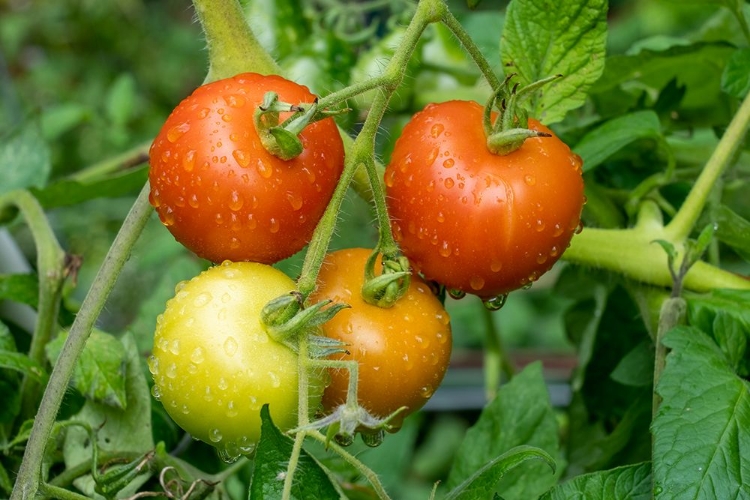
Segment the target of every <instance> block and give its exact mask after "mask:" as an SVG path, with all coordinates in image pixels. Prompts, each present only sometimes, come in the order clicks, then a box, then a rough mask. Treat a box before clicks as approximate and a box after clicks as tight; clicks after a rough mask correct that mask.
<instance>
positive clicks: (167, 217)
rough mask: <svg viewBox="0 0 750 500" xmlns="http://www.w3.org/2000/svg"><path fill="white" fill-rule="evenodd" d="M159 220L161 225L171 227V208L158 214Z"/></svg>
mask: <svg viewBox="0 0 750 500" xmlns="http://www.w3.org/2000/svg"><path fill="white" fill-rule="evenodd" d="M159 220H161V223H162V224H164V225H165V226H167V227H169V226H173V225H174V220H175V219H174V211H172V207H167V209H166V210H164V211H162V212H159Z"/></svg>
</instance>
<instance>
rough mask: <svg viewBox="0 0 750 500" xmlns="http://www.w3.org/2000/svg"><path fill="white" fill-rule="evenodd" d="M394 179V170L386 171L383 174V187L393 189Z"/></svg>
mask: <svg viewBox="0 0 750 500" xmlns="http://www.w3.org/2000/svg"><path fill="white" fill-rule="evenodd" d="M394 177H396V170H395V169H389V170H387V171H386V173H385V185H386V186H388V187H393V184H394V180H393V178H394Z"/></svg>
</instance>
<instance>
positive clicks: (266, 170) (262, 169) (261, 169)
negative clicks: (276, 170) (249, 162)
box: [257, 160, 273, 179]
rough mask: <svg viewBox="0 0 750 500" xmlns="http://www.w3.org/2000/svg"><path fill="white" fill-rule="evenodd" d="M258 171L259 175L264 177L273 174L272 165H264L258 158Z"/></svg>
mask: <svg viewBox="0 0 750 500" xmlns="http://www.w3.org/2000/svg"><path fill="white" fill-rule="evenodd" d="M257 167H258V173H259V174H260V176H261V177H263V178H264V179H268V178H269V177H271V175H272V174H273V167H272V166H270V165H266V164H265V163H264V162H263V161H261V160H258V165H257Z"/></svg>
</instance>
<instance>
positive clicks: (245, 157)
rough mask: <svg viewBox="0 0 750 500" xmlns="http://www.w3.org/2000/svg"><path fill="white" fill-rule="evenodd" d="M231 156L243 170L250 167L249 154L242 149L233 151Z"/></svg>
mask: <svg viewBox="0 0 750 500" xmlns="http://www.w3.org/2000/svg"><path fill="white" fill-rule="evenodd" d="M232 156H234V159H235V160H237V163H238V164H239V166H240V167H242V168H245V167H247V166H248V165H250V153H248V152H247V151H245V150H243V149H235V150H234V151H232Z"/></svg>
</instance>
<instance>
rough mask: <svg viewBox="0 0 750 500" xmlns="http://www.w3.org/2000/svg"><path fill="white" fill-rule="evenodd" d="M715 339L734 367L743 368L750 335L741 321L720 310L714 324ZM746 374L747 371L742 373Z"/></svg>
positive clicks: (736, 368) (736, 369)
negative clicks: (741, 324) (743, 327)
mask: <svg viewBox="0 0 750 500" xmlns="http://www.w3.org/2000/svg"><path fill="white" fill-rule="evenodd" d="M713 332H714V339H715V340H716V343H717V344H719V349H721V352H723V353H724V356H726V358H727V360H728V361H729V363H730V365H731V366H732V369H733V370H734V371H735V372H737V371H738V370H740V369H741V367H740V363H741V362H742V360H743V358H744V357H745V352H746V351H747V340H748V335H747V334H746V333H745V332H744V331H742V327H741V326H740V324H739V322H737V321H734V319H733V318H732V317H731V316H730V315H729V314H727V313H725V312H724V311H718V312H717V314H716V319H714V324H713ZM742 375H746V373H742Z"/></svg>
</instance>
